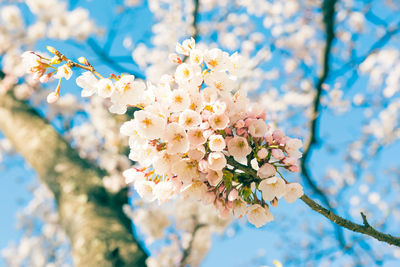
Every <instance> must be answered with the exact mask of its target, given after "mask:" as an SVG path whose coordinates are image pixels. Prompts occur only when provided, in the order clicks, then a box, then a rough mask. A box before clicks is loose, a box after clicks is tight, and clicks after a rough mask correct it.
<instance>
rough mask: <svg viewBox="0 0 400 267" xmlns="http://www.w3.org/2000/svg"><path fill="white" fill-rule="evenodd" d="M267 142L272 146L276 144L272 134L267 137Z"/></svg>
mask: <svg viewBox="0 0 400 267" xmlns="http://www.w3.org/2000/svg"><path fill="white" fill-rule="evenodd" d="M265 142H266V143H267V144H268V145H272V144H273V143H274V140H273V139H272V135H270V134H268V135H266V136H265Z"/></svg>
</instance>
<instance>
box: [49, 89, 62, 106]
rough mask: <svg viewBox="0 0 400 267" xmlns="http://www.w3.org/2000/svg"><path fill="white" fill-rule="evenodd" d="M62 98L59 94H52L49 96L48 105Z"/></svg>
mask: <svg viewBox="0 0 400 267" xmlns="http://www.w3.org/2000/svg"><path fill="white" fill-rule="evenodd" d="M59 98H60V94H59V93H57V92H51V93H50V94H48V95H47V103H49V104H53V103H55V102H56V101H57V100H58V99H59Z"/></svg>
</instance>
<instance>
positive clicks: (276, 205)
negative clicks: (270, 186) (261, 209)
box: [271, 197, 278, 208]
mask: <svg viewBox="0 0 400 267" xmlns="http://www.w3.org/2000/svg"><path fill="white" fill-rule="evenodd" d="M271 205H272V206H274V207H275V208H276V207H278V199H277V198H276V197H275V198H274V199H273V200H272V201H271Z"/></svg>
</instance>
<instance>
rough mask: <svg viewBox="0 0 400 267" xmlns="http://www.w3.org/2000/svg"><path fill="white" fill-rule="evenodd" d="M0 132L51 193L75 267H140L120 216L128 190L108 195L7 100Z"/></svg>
mask: <svg viewBox="0 0 400 267" xmlns="http://www.w3.org/2000/svg"><path fill="white" fill-rule="evenodd" d="M0 129H1V131H2V132H3V133H4V135H5V136H6V137H7V138H8V139H9V140H10V141H11V143H12V144H13V145H14V148H15V149H16V150H17V152H19V153H20V154H21V155H22V156H23V157H24V158H25V160H26V161H27V162H28V163H29V164H30V165H31V166H32V167H33V168H34V169H35V171H36V172H37V174H38V176H39V178H40V179H41V181H42V182H43V183H45V184H46V185H47V186H48V187H49V188H50V190H51V191H52V192H53V194H54V196H55V199H56V202H57V207H58V211H59V215H60V223H61V225H62V227H64V229H65V230H66V232H67V234H68V236H69V238H70V242H71V248H72V257H73V260H74V264H75V266H77V267H80V266H82V267H83V266H85V267H90V266H96V267H100V266H101V267H103V266H104V267H107V266H145V260H146V257H147V255H146V253H145V252H144V250H143V248H142V247H141V246H140V244H139V243H138V241H137V240H136V239H135V237H134V235H133V233H132V228H131V222H130V220H129V219H128V218H127V217H126V216H125V215H124V213H123V212H122V206H123V205H124V204H126V203H128V197H127V189H124V190H122V191H121V192H119V193H118V194H111V193H109V192H107V191H106V190H105V188H104V187H103V184H102V181H101V179H102V177H104V175H105V174H106V173H105V172H104V171H103V170H101V169H99V168H98V167H97V166H95V165H93V164H92V163H90V162H88V161H86V160H84V159H82V158H80V157H79V155H78V153H77V151H76V150H74V149H73V148H72V147H71V146H70V145H69V144H68V143H67V142H66V141H65V140H64V139H63V138H62V137H61V136H60V135H59V134H58V133H57V131H56V130H55V129H54V128H53V127H52V126H51V125H50V123H49V122H48V121H47V120H45V119H44V118H42V117H41V116H40V115H39V114H38V113H37V112H36V111H35V110H34V109H33V108H31V107H30V106H29V105H28V104H26V103H24V102H22V101H19V100H16V99H15V98H14V97H13V96H12V95H10V94H7V95H3V96H0Z"/></svg>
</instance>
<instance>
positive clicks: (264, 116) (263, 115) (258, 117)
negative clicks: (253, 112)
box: [256, 109, 267, 121]
mask: <svg viewBox="0 0 400 267" xmlns="http://www.w3.org/2000/svg"><path fill="white" fill-rule="evenodd" d="M256 118H257V119H262V120H264V121H265V120H266V119H267V111H266V110H265V109H264V110H263V112H262V113H260V114H258V115H257V116H256Z"/></svg>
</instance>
